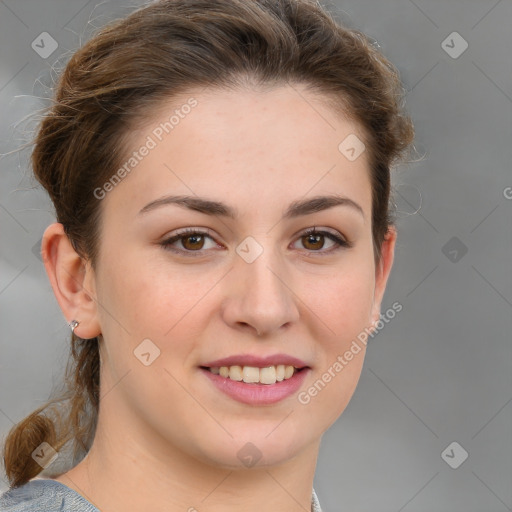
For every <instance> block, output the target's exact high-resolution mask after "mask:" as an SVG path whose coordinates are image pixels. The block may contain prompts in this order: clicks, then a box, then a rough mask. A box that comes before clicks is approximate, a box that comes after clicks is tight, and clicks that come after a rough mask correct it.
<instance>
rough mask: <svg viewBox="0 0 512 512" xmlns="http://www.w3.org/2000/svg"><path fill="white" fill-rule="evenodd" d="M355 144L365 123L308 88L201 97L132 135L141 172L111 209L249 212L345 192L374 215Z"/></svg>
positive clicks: (132, 169)
mask: <svg viewBox="0 0 512 512" xmlns="http://www.w3.org/2000/svg"><path fill="white" fill-rule="evenodd" d="M354 137H355V139H354ZM347 140H348V141H349V142H350V141H360V143H361V144H363V143H362V141H363V140H364V135H363V133H362V131H361V128H360V127H359V126H358V124H357V123H355V122H354V121H351V120H349V119H347V118H345V117H343V116H341V115H340V114H334V113H333V112H332V110H330V109H329V108H328V107H327V106H326V105H325V104H324V103H322V101H319V98H318V97H317V96H315V95H312V94H311V93H310V92H309V91H305V90H304V88H301V87H299V86H281V87H276V88H273V89H267V90H259V91H258V90H236V91H233V90H212V89H205V90H196V91H191V92H190V93H188V94H182V95H180V96H179V97H174V98H172V99H170V100H169V101H166V102H162V103H161V104H159V105H158V108H155V109H153V110H152V112H151V113H148V116H147V118H146V119H145V120H144V122H143V123H140V124H139V125H138V126H137V127H136V130H134V131H132V132H131V134H130V139H129V147H130V148H132V151H133V153H129V154H128V155H127V161H128V159H130V158H131V160H133V161H132V162H131V164H133V166H132V165H128V166H126V169H129V172H126V173H124V174H125V176H126V177H124V178H123V180H122V182H121V183H120V184H119V185H117V186H116V187H115V188H116V190H115V191H113V193H109V197H108V200H109V202H112V203H117V206H118V207H119V208H126V207H131V206H133V207H134V208H136V207H139V208H142V207H143V206H144V204H146V202H148V201H151V200H154V199H155V198H157V197H158V196H161V195H164V194H165V193H173V194H176V193H178V194H187V195H194V194H196V195H199V196H202V197H211V198H212V199H219V198H220V197H221V198H222V200H223V201H224V202H236V203H237V204H239V205H240V204H241V208H242V209H243V205H255V206H259V207H260V208H261V207H262V206H263V205H265V207H268V208H271V207H273V206H274V205H275V206H277V205H279V206H282V205H283V203H286V204H288V203H290V202H291V201H292V200H295V199H297V198H298V197H302V196H307V195H319V194H324V193H336V192H337V193H340V194H343V195H346V196H351V195H352V196H355V197H354V200H356V199H357V202H359V203H360V204H361V203H363V204H362V206H363V207H364V208H369V207H370V198H371V183H370V178H369V169H368V160H367V154H366V151H362V153H361V154H360V156H359V157H358V158H356V159H354V160H351V159H349V158H347V153H346V148H345V146H346V145H347V144H345V143H344V141H347ZM356 143H357V142H356ZM352 145H353V144H352ZM144 146H146V147H147V148H149V149H145V150H144V151H142V150H143V149H144ZM363 147H364V146H363ZM356 149H357V150H358V151H359V150H360V147H358V148H356ZM142 152H143V153H144V156H142V157H141V156H140V153H142ZM134 154H137V155H136V156H134ZM130 155H132V156H131V157H130ZM348 156H350V153H349V154H348ZM124 163H125V164H126V162H124ZM229 199H231V201H229ZM239 209H240V208H237V210H239Z"/></svg>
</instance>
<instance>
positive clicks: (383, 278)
mask: <svg viewBox="0 0 512 512" xmlns="http://www.w3.org/2000/svg"><path fill="white" fill-rule="evenodd" d="M396 237H397V232H396V229H395V227H394V226H390V227H389V229H388V231H387V233H386V236H385V238H384V241H383V242H382V249H381V258H380V261H379V263H378V264H377V266H376V268H375V293H374V298H373V308H372V318H371V320H372V322H373V323H377V322H378V321H379V319H380V307H381V303H382V297H383V296H384V291H385V290H386V283H387V281H388V277H389V274H390V273H391V267H392V266H393V260H394V257H395V245H396Z"/></svg>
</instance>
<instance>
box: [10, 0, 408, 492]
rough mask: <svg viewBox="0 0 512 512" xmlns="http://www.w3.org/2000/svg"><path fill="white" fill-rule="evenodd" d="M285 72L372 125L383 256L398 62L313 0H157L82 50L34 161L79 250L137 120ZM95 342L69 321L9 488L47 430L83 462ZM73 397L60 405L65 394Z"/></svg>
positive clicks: (91, 255) (375, 208) (28, 421)
mask: <svg viewBox="0 0 512 512" xmlns="http://www.w3.org/2000/svg"><path fill="white" fill-rule="evenodd" d="M288 83H289V84H303V85H305V86H307V87H308V90H311V91H312V92H314V93H318V95H319V97H321V98H323V100H324V101H325V102H326V103H327V104H329V105H330V106H331V107H332V108H334V109H336V110H335V111H336V112H338V113H341V114H344V115H346V116H349V117H350V118H352V119H354V120H356V121H357V122H358V125H359V126H360V127H361V129H362V130H363V133H364V137H365V139H364V142H365V145H366V148H367V155H368V158H369V162H370V178H371V183H372V236H373V243H374V253H375V258H376V261H378V260H379V259H380V248H381V244H382V242H383V240H384V239H385V236H386V233H387V231H388V229H389V227H390V225H392V224H393V220H392V218H391V212H390V209H389V198H390V188H391V186H390V169H391V167H392V165H393V164H394V163H395V162H397V161H398V160H399V159H400V158H401V157H403V156H404V155H405V150H406V149H407V148H408V147H409V146H410V145H411V143H412V139H413V126H412V122H411V120H410V118H409V117H408V116H407V115H406V114H405V113H404V112H403V109H402V107H403V105H402V102H403V88H402V86H401V83H400V79H399V74H398V71H397V70H396V68H395V67H394V66H393V65H392V64H391V63H390V62H389V61H388V60H387V59H386V58H385V57H384V56H383V55H382V54H381V53H380V52H379V51H378V50H377V49H376V48H375V47H374V45H373V44H372V43H371V42H370V41H369V39H368V38H367V37H366V36H365V35H364V34H362V33H361V32H360V31H357V30H354V29H349V28H347V27H344V26H342V25H341V24H340V23H339V22H337V21H336V20H335V19H334V17H333V16H332V15H331V14H329V13H328V12H327V11H326V10H325V9H324V8H323V7H322V6H321V5H320V4H319V3H318V2H317V1H315V0H252V1H247V0H245V1H243V0H163V1H158V2H152V3H150V4H149V5H147V6H145V7H143V8H141V9H138V10H136V11H135V12H133V13H132V14H130V15H129V16H127V17H126V18H123V19H120V20H117V21H115V22H112V23H110V24H109V25H107V26H106V27H104V28H102V29H101V30H100V31H99V32H98V33H97V34H96V35H95V36H94V37H93V38H92V39H90V40H89V41H88V42H87V43H86V44H85V45H84V46H83V47H82V48H80V49H79V50H78V51H76V53H74V55H73V56H72V57H71V59H70V60H69V62H68V63H67V65H66V67H65V69H64V71H63V73H62V74H61V76H60V78H59V81H58V83H57V87H56V93H55V101H54V103H53V105H52V106H51V107H50V108H49V109H48V112H47V113H46V114H45V117H44V119H43V121H42V122H41V124H40V127H39V131H38V133H37V136H36V139H35V147H34V150H33V153H32V166H33V170H34V173H35V175H36V177H37V179H38V180H39V182H40V183H41V184H42V185H43V186H44V187H45V189H46V190H47V191H48V193H49V195H50V198H51V200H52V202H53V204H54V205H55V209H56V216H57V221H58V222H61V223H62V224H63V225H64V229H65V231H66V234H67V235H68V237H69V239H70V241H71V242H72V244H73V246H74V247H75V249H76V251H77V253H78V254H80V256H81V257H83V258H85V259H89V260H90V261H91V264H92V265H93V266H94V262H95V259H96V257H97V251H98V243H99V231H100V229H99V228H100V226H101V224H100V219H101V215H100V214H101V209H100V206H101V201H99V200H98V198H97V197H96V196H95V195H94V193H93V191H94V190H95V189H96V188H97V187H101V186H102V185H103V184H104V183H105V182H106V181H108V180H109V178H111V176H112V175H113V172H114V170H115V169H117V168H118V167H119V165H121V164H122V161H123V156H124V155H126V153H127V151H128V146H129V144H128V134H129V133H130V131H131V130H133V129H134V128H135V127H136V126H137V122H138V121H144V120H145V119H146V120H147V119H148V115H149V114H148V113H150V112H152V111H154V109H155V108H156V107H158V105H161V103H162V102H163V101H166V100H169V99H170V98H172V97H174V96H176V95H178V94H181V93H184V92H187V91H189V90H191V89H192V88H198V87H215V88H233V89H236V88H237V87H238V88H240V87H267V86H269V87H272V86H278V85H286V84H288ZM340 142H341V141H340ZM98 344H99V338H93V339H90V340H83V339H81V338H79V337H77V336H76V335H74V334H73V335H72V338H71V356H70V358H69V361H68V367H67V368H66V374H65V383H66V391H65V393H62V394H61V395H60V396H58V397H56V398H54V399H52V400H50V401H49V402H47V403H46V404H45V405H43V406H42V407H39V408H38V409H37V410H36V411H34V412H33V413H32V414H30V415H29V416H28V417H27V418H25V419H24V420H23V421H21V422H20V423H18V424H17V425H15V426H14V427H13V428H12V429H11V431H10V432H9V434H8V436H7V438H6V440H5V447H4V465H5V469H6V474H7V477H8V479H9V482H10V484H11V487H16V486H19V485H22V484H24V483H25V482H27V481H28V480H30V479H31V478H33V477H35V476H36V475H37V474H38V473H40V472H41V470H42V467H41V466H40V465H39V464H38V463H37V462H36V461H35V460H34V459H33V458H32V456H31V454H32V452H33V451H34V450H35V449H36V448H37V447H38V446H39V445H40V444H41V443H43V442H44V441H46V442H47V443H49V444H50V445H51V446H52V447H53V448H54V449H55V450H57V451H59V450H61V448H63V447H64V445H66V443H67V442H68V441H69V440H73V447H74V461H75V462H78V460H77V459H78V458H79V457H82V456H84V455H85V453H86V452H87V451H88V450H89V448H90V445H91V443H92V440H93V437H94V431H95V427H96V421H97V413H98V404H99V384H100V383H99V370H100V359H99V347H98ZM68 400H69V401H70V407H69V410H66V412H65V413H64V414H63V415H61V414H60V413H59V412H58V410H59V408H58V406H59V405H60V404H62V403H63V402H65V401H68ZM43 411H47V412H46V413H45V414H43ZM50 412H51V413H53V417H52V414H50Z"/></svg>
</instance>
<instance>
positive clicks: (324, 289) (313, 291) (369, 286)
mask: <svg viewBox="0 0 512 512" xmlns="http://www.w3.org/2000/svg"><path fill="white" fill-rule="evenodd" d="M374 288H375V280H374V274H373V268H372V267H371V265H364V264H354V265H350V264H348V263H347V265H346V267H345V268H340V269H339V271H337V272H336V273H332V274H331V275H330V276H323V277H322V278H320V279H308V283H307V286H306V287H305V288H304V295H305V300H304V302H305V304H306V305H307V306H308V308H310V310H311V311H312V312H313V313H314V314H315V315H317V317H318V318H319V320H321V322H320V323H321V324H322V323H323V327H324V333H323V334H324V336H325V329H327V337H325V338H323V339H326V340H327V339H329V340H330V341H331V342H332V343H334V344H336V345H339V343H340V342H341V341H346V340H347V339H348V338H351V337H353V336H356V335H357V334H358V332H359V331H360V330H361V329H364V328H365V327H367V326H368V325H369V323H370V322H371V311H372V304H373V298H374Z"/></svg>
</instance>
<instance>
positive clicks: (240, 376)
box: [209, 364, 296, 384]
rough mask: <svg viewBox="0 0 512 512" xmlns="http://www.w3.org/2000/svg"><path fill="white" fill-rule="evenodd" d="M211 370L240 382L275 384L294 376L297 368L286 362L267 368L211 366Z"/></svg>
mask: <svg viewBox="0 0 512 512" xmlns="http://www.w3.org/2000/svg"><path fill="white" fill-rule="evenodd" d="M209 370H210V371H211V372H212V373H214V374H215V375H220V376H221V377H227V378H229V379H231V380H236V381H238V382H240V381H244V382H245V383H247V384H275V383H276V382H281V381H282V380H286V379H289V378H290V377H292V376H293V374H294V373H295V370H296V368H295V367H294V366H291V365H284V364H278V365H277V366H267V367H266V368H258V367H256V366H238V365H234V366H221V367H220V368H218V367H216V368H209Z"/></svg>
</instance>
